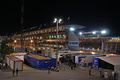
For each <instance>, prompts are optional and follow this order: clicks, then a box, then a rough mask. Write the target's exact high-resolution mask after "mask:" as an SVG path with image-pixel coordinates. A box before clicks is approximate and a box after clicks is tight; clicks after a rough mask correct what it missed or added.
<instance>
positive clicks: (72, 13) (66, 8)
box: [0, 0, 120, 36]
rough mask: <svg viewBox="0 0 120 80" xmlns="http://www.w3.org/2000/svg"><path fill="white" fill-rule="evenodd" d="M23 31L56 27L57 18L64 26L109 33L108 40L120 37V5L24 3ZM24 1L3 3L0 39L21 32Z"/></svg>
mask: <svg viewBox="0 0 120 80" xmlns="http://www.w3.org/2000/svg"><path fill="white" fill-rule="evenodd" d="M24 1H25V5H24V29H26V28H30V27H33V26H40V25H45V24H46V25H53V23H52V22H53V19H54V17H58V18H62V19H63V24H67V23H68V22H67V18H68V17H70V20H69V24H77V25H83V26H85V27H86V31H87V30H88V31H93V30H102V29H108V30H109V32H110V34H109V36H120V34H119V32H120V16H119V15H120V5H119V1H117V0H43V1H42V0H24ZM21 4H22V3H21V0H2V1H1V2H0V35H6V33H7V34H8V35H10V34H11V33H14V32H18V31H20V29H21V28H20V21H21Z"/></svg>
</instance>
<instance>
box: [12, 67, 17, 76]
mask: <svg viewBox="0 0 120 80" xmlns="http://www.w3.org/2000/svg"><path fill="white" fill-rule="evenodd" d="M18 71H19V70H18V68H17V69H16V71H15V70H14V69H13V70H12V73H13V76H14V74H15V72H16V76H18Z"/></svg>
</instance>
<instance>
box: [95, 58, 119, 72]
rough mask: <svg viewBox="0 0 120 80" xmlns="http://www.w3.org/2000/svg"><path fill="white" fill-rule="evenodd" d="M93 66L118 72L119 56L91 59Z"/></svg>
mask: <svg viewBox="0 0 120 80" xmlns="http://www.w3.org/2000/svg"><path fill="white" fill-rule="evenodd" d="M93 66H95V67H100V68H105V69H112V70H114V71H118V70H119V71H120V56H110V57H96V58H94V59H93Z"/></svg>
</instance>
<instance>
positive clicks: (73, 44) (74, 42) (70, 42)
mask: <svg viewBox="0 0 120 80" xmlns="http://www.w3.org/2000/svg"><path fill="white" fill-rule="evenodd" d="M69 46H79V41H69Z"/></svg>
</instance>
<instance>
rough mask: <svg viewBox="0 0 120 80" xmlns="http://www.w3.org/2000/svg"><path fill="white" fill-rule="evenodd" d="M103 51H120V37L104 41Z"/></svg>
mask: <svg viewBox="0 0 120 80" xmlns="http://www.w3.org/2000/svg"><path fill="white" fill-rule="evenodd" d="M102 52H103V53H112V54H114V53H117V54H119V53H120V38H112V39H109V40H108V41H107V42H103V43H102Z"/></svg>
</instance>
